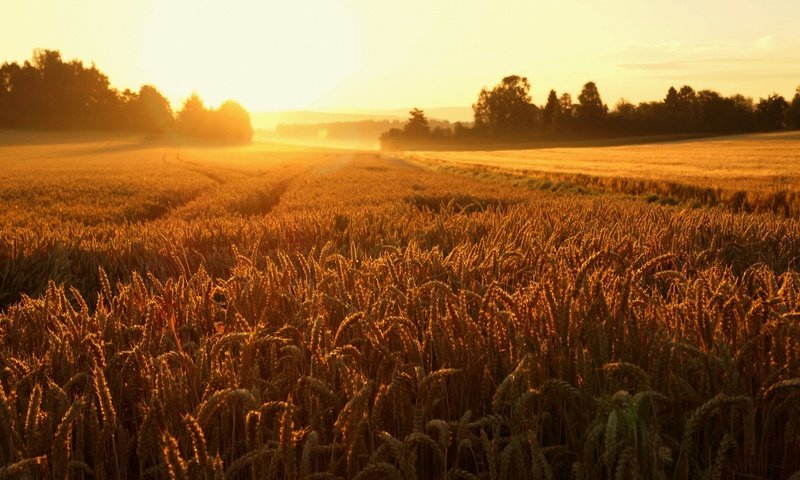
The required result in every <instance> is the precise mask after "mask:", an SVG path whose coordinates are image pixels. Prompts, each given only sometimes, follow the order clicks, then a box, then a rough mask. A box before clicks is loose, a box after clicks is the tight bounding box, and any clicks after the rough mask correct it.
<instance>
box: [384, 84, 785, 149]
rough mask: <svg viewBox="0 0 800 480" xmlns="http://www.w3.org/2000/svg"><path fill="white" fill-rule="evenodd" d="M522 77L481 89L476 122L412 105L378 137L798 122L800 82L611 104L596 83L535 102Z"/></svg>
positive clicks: (666, 131) (411, 144)
mask: <svg viewBox="0 0 800 480" xmlns="http://www.w3.org/2000/svg"><path fill="white" fill-rule="evenodd" d="M530 89H531V86H530V83H529V82H528V79H527V78H525V77H521V76H518V75H511V76H508V77H505V78H504V79H503V80H502V81H501V82H500V83H499V84H497V85H496V86H495V87H494V88H492V89H491V90H489V89H486V88H484V89H483V90H481V92H480V94H479V96H478V100H477V102H476V103H475V104H474V105H473V106H472V110H473V112H474V122H473V123H472V124H471V125H467V124H461V123H456V124H455V125H454V126H453V128H452V129H442V128H433V127H432V126H431V123H430V121H429V120H428V118H427V116H426V115H425V112H424V111H422V110H420V109H414V110H412V111H411V112H410V117H409V119H408V121H407V122H406V123H405V124H404V125H403V126H402V127H401V128H393V129H391V130H388V131H386V132H384V133H383V134H382V135H381V136H380V141H381V147H382V148H384V149H388V150H394V149H435V148H467V147H477V148H480V147H482V146H491V145H496V144H510V143H511V144H513V143H520V144H521V143H526V142H537V141H553V140H556V141H557V140H585V139H596V138H611V137H633V136H644V135H674V134H699V135H707V134H730V133H746V132H758V131H764V132H768V131H777V130H784V129H798V128H800V87H798V89H797V92H796V93H795V95H794V98H793V99H792V100H791V101H787V100H786V99H785V98H784V97H783V96H781V95H778V94H772V95H770V96H768V97H767V98H762V99H760V100H759V101H758V102H757V103H756V102H754V101H753V99H751V98H748V97H745V96H743V95H731V96H723V95H721V94H720V93H718V92H716V91H713V90H700V91H695V90H694V89H693V88H692V87H690V86H683V87H681V88H680V89H676V88H674V87H671V88H670V89H669V91H667V94H666V96H665V97H664V99H663V100H661V101H655V102H642V103H640V104H638V105H634V104H633V103H630V102H628V101H626V100H624V99H622V100H620V101H619V102H618V103H617V105H616V106H615V107H614V109H613V110H609V108H608V105H606V104H605V103H603V100H602V98H601V96H600V92H599V91H598V88H597V85H595V83H594V82H588V83H586V85H584V86H583V89H582V90H581V93H580V94H579V95H578V101H577V102H575V101H573V99H572V96H571V95H570V94H569V93H562V94H561V95H558V93H557V92H556V91H555V90H551V91H550V94H549V95H548V97H547V102H546V104H545V105H543V106H537V105H535V104H534V103H533V102H532V101H531V95H530Z"/></svg>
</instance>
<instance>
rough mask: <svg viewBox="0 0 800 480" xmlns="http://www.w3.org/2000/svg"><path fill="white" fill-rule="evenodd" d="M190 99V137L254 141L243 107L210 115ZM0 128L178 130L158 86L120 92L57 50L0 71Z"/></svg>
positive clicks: (184, 122) (185, 119)
mask: <svg viewBox="0 0 800 480" xmlns="http://www.w3.org/2000/svg"><path fill="white" fill-rule="evenodd" d="M190 100H191V101H190V102H188V105H185V106H184V109H185V110H186V112H185V114H184V115H183V116H181V122H180V123H181V130H182V131H184V132H185V133H187V134H188V135H189V136H192V137H202V138H215V139H225V140H230V141H247V140H249V139H250V138H251V137H252V134H253V130H252V127H251V125H250V116H249V114H248V113H247V112H246V111H245V110H244V109H243V108H242V107H241V106H240V105H238V104H235V103H234V102H226V103H225V104H223V105H222V106H221V107H220V109H219V110H212V111H209V110H206V108H205V106H203V104H202V100H200V98H199V97H197V96H195V98H192V99H190ZM187 107H188V109H187ZM0 128H26V129H44V130H52V129H57V130H64V129H97V130H126V131H135V132H148V133H168V132H173V131H174V130H175V120H174V118H173V115H172V108H171V107H170V105H169V102H168V101H167V99H166V98H164V96H163V95H162V94H161V93H160V92H159V91H158V90H157V89H156V88H155V87H153V86H150V85H145V86H143V87H142V88H141V89H140V90H139V92H138V93H135V92H132V91H130V90H125V91H124V92H119V91H117V90H116V89H114V88H113V87H111V85H110V83H109V80H108V77H106V76H105V75H104V74H103V73H102V72H100V71H99V70H98V69H97V68H96V67H95V66H94V65H92V66H91V67H86V66H84V65H83V63H82V62H80V61H77V60H72V61H70V62H65V61H64V60H63V59H62V57H61V53H59V52H58V51H56V50H35V51H34V53H33V58H32V59H31V60H30V61H27V62H25V63H23V64H22V65H19V64H17V63H4V64H3V65H2V67H0Z"/></svg>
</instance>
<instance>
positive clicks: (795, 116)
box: [786, 87, 800, 129]
mask: <svg viewBox="0 0 800 480" xmlns="http://www.w3.org/2000/svg"><path fill="white" fill-rule="evenodd" d="M786 126H787V127H789V128H796V129H800V87H797V90H796V91H795V94H794V98H793V99H792V103H791V104H790V105H789V108H787V109H786Z"/></svg>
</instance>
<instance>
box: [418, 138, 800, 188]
mask: <svg viewBox="0 0 800 480" xmlns="http://www.w3.org/2000/svg"><path fill="white" fill-rule="evenodd" d="M412 156H415V157H419V158H423V159H437V160H442V161H446V162H451V163H454V164H467V165H482V166H489V167H495V168H500V169H510V170H519V171H527V172H531V173H571V174H586V175H596V176H604V177H633V178H642V179H654V180H668V181H676V182H685V183H692V184H698V185H706V186H718V187H725V188H730V189H736V190H739V189H771V188H788V189H798V188H800V132H787V133H769V134H759V135H741V136H733V137H712V138H706V139H696V140H683V141H676V142H665V143H653V144H643V145H626V146H613V147H579V148H542V149H534V150H500V151H485V152H461V151H459V152H419V153H414V154H413V155H412Z"/></svg>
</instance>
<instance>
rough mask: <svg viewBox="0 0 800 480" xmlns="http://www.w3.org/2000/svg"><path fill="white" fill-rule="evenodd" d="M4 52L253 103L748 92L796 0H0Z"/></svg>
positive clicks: (791, 41) (776, 63) (763, 90)
mask: <svg viewBox="0 0 800 480" xmlns="http://www.w3.org/2000/svg"><path fill="white" fill-rule="evenodd" d="M3 3H4V4H5V5H3V7H2V8H1V9H0V12H2V14H0V62H4V61H18V62H21V61H24V60H26V59H29V58H31V54H32V52H33V50H34V49H35V48H47V49H54V50H60V51H61V52H62V56H63V57H64V58H65V59H68V60H71V59H79V60H82V61H84V62H85V63H87V64H91V63H94V64H96V65H97V67H98V68H99V69H100V70H101V71H103V72H104V73H105V74H107V75H108V76H109V79H110V81H111V83H112V84H113V85H114V86H116V87H117V88H120V89H125V88H131V89H138V88H139V87H140V86H141V85H142V84H152V85H155V86H156V87H157V88H158V89H159V90H161V91H162V92H163V93H164V94H165V95H166V96H167V97H168V98H169V99H170V100H171V101H172V103H173V106H174V107H176V108H177V107H179V106H180V104H181V103H182V101H183V100H184V99H185V98H186V97H188V96H189V95H190V94H191V92H192V91H196V92H198V93H199V94H200V96H201V97H202V98H203V99H205V100H206V103H207V104H209V105H211V106H215V105H218V104H219V103H220V102H222V101H224V100H226V99H229V98H231V99H235V100H237V101H239V102H241V103H242V104H244V105H245V107H247V108H249V109H250V110H251V111H275V110H294V109H305V110H331V111H353V110H370V109H374V110H377V109H391V108H406V107H411V106H420V107H439V106H465V107H469V106H470V105H471V104H472V103H474V102H475V100H476V98H477V96H478V93H479V92H480V90H481V88H482V87H491V86H493V85H495V84H497V83H498V82H499V81H500V79H501V78H503V77H504V76H506V75H511V74H518V75H522V76H525V77H527V78H528V79H529V81H530V83H531V85H532V91H531V93H532V96H533V100H534V102H535V103H537V104H543V103H544V102H545V101H546V97H547V93H548V92H549V90H550V89H555V90H557V91H558V92H559V94H560V93H562V92H569V93H571V94H572V95H573V97H576V96H577V94H578V93H579V92H580V89H581V86H582V85H583V84H584V83H586V82H587V81H594V82H596V83H597V85H598V88H599V89H600V93H601V95H602V96H603V99H604V101H605V102H606V103H608V104H609V105H611V106H613V105H614V104H615V103H616V102H617V101H618V100H619V99H620V98H621V97H624V98H625V99H627V100H629V101H633V102H639V101H646V100H657V99H661V98H663V97H664V95H665V93H666V91H667V89H668V88H669V87H670V86H671V85H675V86H676V87H679V86H681V85H684V84H689V85H692V86H694V87H695V89H698V90H699V89H703V88H711V89H715V90H718V91H720V92H721V93H723V94H733V93H742V94H744V95H747V96H751V97H753V98H755V99H756V100H757V99H758V98H759V97H766V96H767V95H769V94H770V93H772V92H777V93H780V94H782V95H784V96H792V95H793V94H794V91H795V88H796V87H797V86H798V85H800V26H798V21H800V1H798V0H691V1H688V0H672V1H663V0H662V1H650V0H636V1H634V0H603V1H599V0H527V1H526V0H491V1H490V0H402V1H397V0H394V1H388V0H224V1H210V0H24V1H22V0H20V1H16V0H3Z"/></svg>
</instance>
